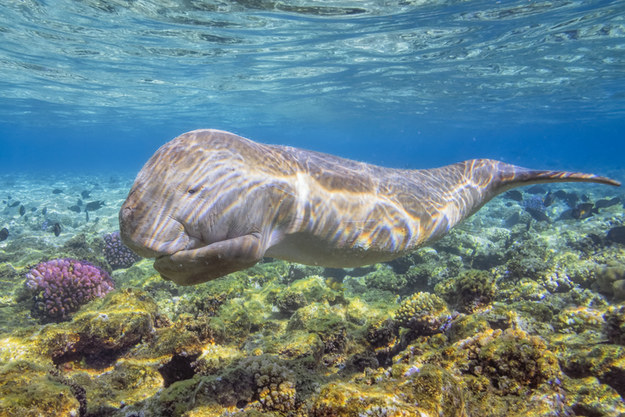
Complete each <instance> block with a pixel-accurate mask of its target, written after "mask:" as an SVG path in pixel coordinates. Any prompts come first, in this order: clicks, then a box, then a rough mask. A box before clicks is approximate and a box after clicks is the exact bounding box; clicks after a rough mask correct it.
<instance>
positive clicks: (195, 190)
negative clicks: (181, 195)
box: [187, 188, 197, 194]
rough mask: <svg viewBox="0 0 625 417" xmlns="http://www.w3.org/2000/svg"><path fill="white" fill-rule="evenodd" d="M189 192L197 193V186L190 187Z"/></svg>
mask: <svg viewBox="0 0 625 417" xmlns="http://www.w3.org/2000/svg"><path fill="white" fill-rule="evenodd" d="M187 192H188V193H189V194H195V193H196V192H197V189H196V188H189V191H187Z"/></svg>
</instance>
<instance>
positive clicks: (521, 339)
mask: <svg viewBox="0 0 625 417" xmlns="http://www.w3.org/2000/svg"><path fill="white" fill-rule="evenodd" d="M460 347H461V348H462V349H463V350H464V351H465V352H466V358H467V364H466V366H465V367H464V369H463V371H464V372H469V373H471V374H472V375H474V376H475V377H476V378H477V379H478V380H479V379H480V378H486V379H487V380H488V381H489V382H490V385H491V386H492V387H493V388H494V389H495V390H496V391H497V392H499V393H501V394H502V395H507V394H524V393H527V392H528V389H530V388H536V387H538V386H539V385H541V384H543V383H546V382H549V381H555V380H556V378H558V377H560V376H561V374H560V368H559V367H558V360H557V358H556V356H555V355H554V354H553V353H552V352H550V351H549V350H548V349H547V345H546V344H545V342H544V341H543V340H542V339H541V338H540V337H538V336H531V335H528V334H527V333H525V332H524V331H522V330H513V329H506V330H505V331H502V330H500V329H497V330H492V329H488V330H485V331H484V332H481V333H478V334H477V335H475V336H473V337H471V338H468V339H465V340H464V341H462V342H461V343H460Z"/></svg>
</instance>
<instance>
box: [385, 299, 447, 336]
mask: <svg viewBox="0 0 625 417" xmlns="http://www.w3.org/2000/svg"><path fill="white" fill-rule="evenodd" d="M395 320H396V321H397V323H398V324H399V325H400V326H402V327H405V328H408V329H411V330H413V331H415V332H416V333H417V334H419V335H423V336H427V335H432V334H436V333H440V332H442V331H443V330H444V328H445V326H446V325H447V324H448V323H449V321H450V320H451V313H450V311H449V309H448V308H447V304H446V303H445V301H443V299H442V298H440V297H439V296H437V295H436V294H431V293H427V292H419V293H416V294H413V295H412V296H411V297H410V298H407V299H406V300H404V301H402V303H401V304H400V306H399V309H397V312H396V313H395Z"/></svg>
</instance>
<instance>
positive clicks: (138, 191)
mask: <svg viewBox="0 0 625 417" xmlns="http://www.w3.org/2000/svg"><path fill="white" fill-rule="evenodd" d="M233 138H237V136H236V135H232V134H229V133H226V132H221V131H215V130H198V131H193V132H188V133H185V134H184V135H182V136H179V137H177V138H176V139H174V140H172V141H171V142H168V143H166V144H165V145H163V146H162V147H161V148H160V149H159V150H158V151H156V153H155V154H154V155H153V156H152V157H151V158H150V159H149V160H148V162H147V163H146V164H145V165H144V167H143V168H142V169H141V171H140V172H139V174H138V175H137V178H136V180H135V182H134V184H133V186H132V188H131V189H130V192H129V194H128V197H127V198H126V201H125V202H124V204H123V205H122V207H121V210H120V212H119V229H120V234H121V238H122V240H123V242H124V243H125V244H126V245H127V246H128V247H129V248H130V249H132V250H133V251H134V252H136V253H137V254H139V255H141V256H143V257H146V258H156V261H155V262H154V267H155V268H156V270H157V271H158V272H160V274H161V275H162V276H163V278H165V279H170V280H172V281H175V282H176V283H178V284H182V285H192V284H197V283H200V282H204V281H207V280H209V279H214V278H217V277H220V276H223V275H225V274H227V273H229V272H232V271H235V270H239V269H242V268H244V267H249V266H251V265H253V264H254V263H255V262H257V261H258V258H259V256H260V254H258V253H256V252H254V253H253V254H252V255H250V257H246V256H247V254H248V252H253V251H252V250H251V249H255V248H256V246H254V244H252V243H254V242H252V243H245V239H243V241H238V240H236V239H233V237H236V236H239V235H238V234H237V233H238V232H239V231H238V230H237V229H236V226H237V222H236V221H229V220H228V219H230V218H234V217H233V216H235V215H236V213H235V214H232V210H229V208H230V209H232V207H236V204H234V203H233V201H236V197H237V192H236V190H235V191H233V190H232V189H231V188H228V187H229V185H228V184H232V183H235V184H236V183H237V181H236V180H232V178H233V176H236V173H237V172H239V171H241V169H240V167H238V166H237V164H238V163H239V162H237V161H235V160H233V158H232V151H231V149H230V148H231V147H232V146H231V145H232V140H233ZM242 163H243V162H241V164H242ZM237 168H238V169H237ZM228 180H230V181H228ZM216 219H219V220H220V221H217V220H216ZM224 219H225V220H224ZM243 232H245V231H243ZM228 245H231V246H228ZM236 249H238V250H241V251H243V252H245V251H246V250H247V252H245V253H244V254H243V255H241V256H239V255H237V252H236ZM229 254H230V255H232V256H233V257H234V258H236V259H234V260H232V259H228V255H229ZM248 258H249V260H248Z"/></svg>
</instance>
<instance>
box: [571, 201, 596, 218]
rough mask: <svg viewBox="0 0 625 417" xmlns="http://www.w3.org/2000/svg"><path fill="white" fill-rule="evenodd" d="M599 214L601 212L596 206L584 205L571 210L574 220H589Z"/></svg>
mask: <svg viewBox="0 0 625 417" xmlns="http://www.w3.org/2000/svg"><path fill="white" fill-rule="evenodd" d="M598 212H599V211H598V210H597V209H596V208H595V206H594V204H592V203H582V204H580V205H578V206H577V207H575V208H574V209H573V210H571V216H573V218H574V219H577V220H582V219H587V218H589V217H590V216H592V215H593V214H595V213H598Z"/></svg>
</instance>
